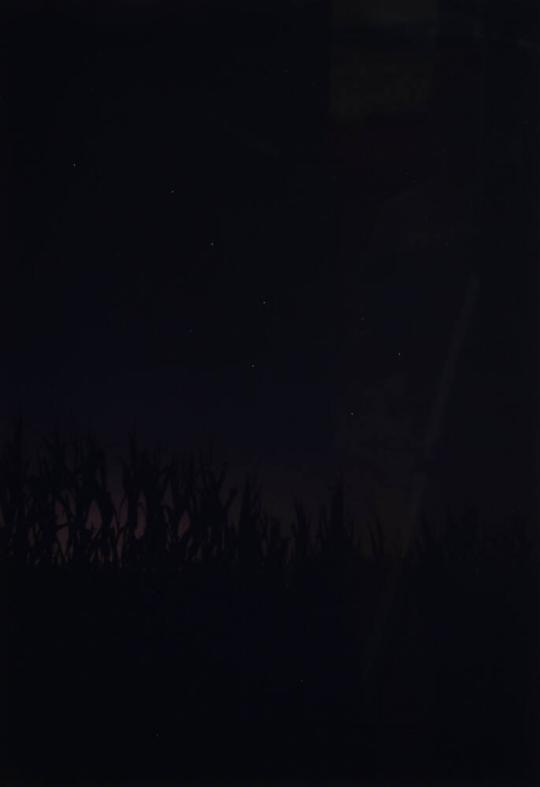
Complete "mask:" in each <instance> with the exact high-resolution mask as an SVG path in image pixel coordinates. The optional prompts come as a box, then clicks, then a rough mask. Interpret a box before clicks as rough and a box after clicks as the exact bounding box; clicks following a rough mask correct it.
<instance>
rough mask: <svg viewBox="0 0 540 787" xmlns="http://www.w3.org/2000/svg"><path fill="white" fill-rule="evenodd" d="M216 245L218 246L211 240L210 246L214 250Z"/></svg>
mask: <svg viewBox="0 0 540 787" xmlns="http://www.w3.org/2000/svg"><path fill="white" fill-rule="evenodd" d="M215 245H216V244H215V243H214V241H213V240H211V241H210V246H211V247H212V248H214V246H215Z"/></svg>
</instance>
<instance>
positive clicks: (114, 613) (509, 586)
mask: <svg viewBox="0 0 540 787" xmlns="http://www.w3.org/2000/svg"><path fill="white" fill-rule="evenodd" d="M227 471H228V468H227V465H226V464H224V463H220V462H218V461H217V460H216V459H215V456H214V454H213V452H212V450H210V449H209V450H206V451H201V452H199V453H190V454H189V453H188V454H185V455H180V454H176V455H174V454H167V453H166V452H164V451H161V452H160V451H150V450H147V449H145V448H142V447H141V446H140V445H139V441H138V439H137V437H136V435H131V437H130V439H129V447H128V452H127V458H124V459H123V460H122V462H121V473H120V488H119V489H113V488H112V484H111V480H110V478H111V476H110V461H109V458H108V457H107V456H106V455H105V453H104V451H103V450H102V449H101V448H100V447H99V444H98V441H97V440H96V438H95V437H94V436H93V435H87V436H86V437H84V438H76V439H73V440H66V439H64V438H63V437H62V436H61V435H60V434H58V433H56V434H53V435H52V437H49V438H47V439H45V440H44V441H43V442H42V444H41V445H40V447H39V449H38V450H37V451H36V452H35V455H34V457H33V458H29V457H28V453H27V451H26V449H25V440H24V430H23V425H22V423H21V422H18V423H17V424H16V425H14V427H13V428H12V429H11V431H10V433H9V435H7V437H6V439H5V440H4V443H3V446H2V449H1V453H0V514H1V527H0V537H1V547H2V555H3V558H2V562H3V569H4V572H5V576H6V577H7V593H6V598H7V632H6V633H7V642H8V683H9V695H8V725H7V736H6V745H7V759H6V762H9V763H11V766H10V767H12V769H13V770H14V772H16V773H21V772H22V773H24V774H27V773H39V774H40V775H43V774H49V773H50V774H55V775H56V774H58V773H62V774H65V773H68V774H70V775H71V776H73V775H75V774H81V773H84V774H87V773H101V774H103V773H106V774H107V776H108V778H111V777H112V776H113V775H115V774H118V775H119V776H121V777H126V776H130V775H133V774H135V773H136V774H137V775H140V774H146V775H147V776H150V777H152V778H155V777H156V776H161V775H164V774H165V775H170V774H176V775H179V774H181V775H189V776H190V777H196V776H200V777H201V778H208V777H209V776H210V775H214V776H218V777H219V778H223V776H224V774H234V775H235V776H236V775H244V776H246V775H247V776H250V777H257V778H259V777H261V776H265V775H272V774H273V775H277V776H280V777H281V776H283V775H284V774H287V775H309V774H311V773H315V772H316V773H317V774H323V775H324V774H327V775H328V774H330V775H332V776H333V775H335V774H336V773H339V774H341V775H343V776H350V775H366V776H369V775H372V776H373V775H374V774H377V773H384V774H387V775H388V774H394V775H398V776H399V777H402V776H403V775H405V774H407V773H409V774H414V775H415V776H421V775H425V776H426V778H427V777H432V776H434V775H438V776H440V775H442V772H444V774H445V776H446V775H448V774H461V775H469V776H470V775H471V774H479V775H483V774H485V773H486V772H490V769H491V770H493V769H495V770H496V771H497V773H501V772H503V771H504V769H505V768H506V771H507V772H508V773H510V772H511V773H512V774H513V775H514V774H516V773H521V772H523V773H526V774H529V773H530V772H531V769H532V768H533V767H536V764H537V763H536V760H535V758H534V756H533V754H532V752H533V748H534V747H533V744H532V741H534V734H535V732H536V730H537V727H538V719H537V707H538V664H537V656H538V614H537V612H538V609H537V599H538V596H537V584H536V583H537V579H538V549H537V541H536V539H535V537H534V535H533V534H532V532H531V529H530V526H529V525H530V523H528V522H527V521H526V520H524V519H523V518H520V517H516V519H515V521H512V522H510V523H508V522H506V523H491V522H484V521H483V520H482V517H481V515H480V512H479V511H477V510H475V509H471V510H469V511H466V512H464V513H463V515H462V516H460V517H456V516H451V515H450V514H449V516H448V521H447V522H446V523H445V526H444V527H438V528H435V527H433V526H431V525H430V524H429V523H428V522H427V521H426V520H425V519H423V520H422V526H421V528H420V532H419V533H418V535H417V537H416V538H415V541H414V544H413V546H412V549H411V551H410V552H409V554H407V555H405V556H401V555H399V554H397V553H393V552H392V551H391V550H390V549H389V548H388V546H387V541H386V537H385V532H384V523H382V522H380V521H378V520H377V521H375V522H374V523H366V525H365V527H366V528H367V530H368V533H369V539H370V543H371V550H370V551H369V552H368V553H366V552H365V551H364V550H363V549H362V548H361V546H360V544H361V539H360V528H359V523H355V522H353V521H352V520H351V519H350V517H349V516H348V514H347V509H346V495H345V490H344V486H343V483H342V481H341V480H340V479H338V480H337V481H336V482H335V483H334V485H333V486H331V487H330V489H329V502H328V505H326V506H323V508H322V510H321V511H320V512H319V513H318V515H315V514H313V513H311V512H310V511H309V509H308V508H307V507H306V506H305V505H304V504H303V503H302V502H301V501H299V500H296V501H294V504H293V506H292V510H293V514H294V515H293V517H292V521H291V522H289V523H283V522H280V521H279V520H277V519H276V518H275V517H273V516H270V515H268V514H267V513H266V511H265V509H264V506H263V502H262V490H261V488H260V486H259V484H258V481H257V479H256V478H255V477H251V476H247V477H246V479H245V481H244V483H243V484H242V485H240V486H239V487H238V488H236V487H232V486H231V485H230V484H229V483H228V476H227ZM497 524H498V525H499V526H497ZM397 561H403V567H402V574H403V576H404V577H405V580H404V581H403V582H402V587H401V592H400V596H399V599H398V603H397V604H395V605H394V608H393V610H392V619H391V621H390V625H389V636H388V638H387V642H386V647H385V648H384V649H383V651H382V652H381V653H380V657H379V660H378V662H377V664H376V665H375V669H374V670H373V673H372V681H373V682H374V687H372V690H370V693H369V694H370V696H369V698H367V697H366V696H365V691H364V686H363V683H362V674H363V664H364V661H363V659H364V658H365V654H366V648H367V643H368V640H369V637H370V634H371V632H372V630H373V627H374V626H375V625H376V624H377V621H376V615H377V608H378V604H379V599H380V597H381V594H382V593H383V591H384V588H385V586H386V583H387V582H388V581H389V578H390V577H391V576H392V575H393V573H394V572H395V567H396V562H397ZM30 753H31V756H30Z"/></svg>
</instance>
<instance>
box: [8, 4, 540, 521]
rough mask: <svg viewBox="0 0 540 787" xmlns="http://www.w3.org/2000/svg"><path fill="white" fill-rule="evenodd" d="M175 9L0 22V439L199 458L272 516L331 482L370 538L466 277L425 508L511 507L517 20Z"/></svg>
mask: <svg viewBox="0 0 540 787" xmlns="http://www.w3.org/2000/svg"><path fill="white" fill-rule="evenodd" d="M179 5H180V4H179ZM181 5H182V9H183V10H182V11H179V10H178V9H177V8H176V7H175V4H173V3H171V4H167V3H132V4H130V3H128V2H125V3H108V4H99V3H98V4H90V3H83V2H80V3H72V4H69V3H65V4H63V3H43V4H41V6H40V5H39V4H36V3H34V4H28V5H26V6H25V4H24V3H21V4H20V6H18V7H17V8H16V6H15V5H14V9H13V10H12V11H10V12H8V11H5V15H6V24H5V25H4V26H3V33H2V36H3V39H4V40H3V44H4V52H5V55H6V63H7V70H6V72H5V73H7V80H6V81H5V84H4V85H3V86H2V101H1V103H2V111H3V112H5V116H6V117H7V123H4V125H3V129H4V130H3V134H4V139H3V140H2V142H3V144H2V148H3V157H4V165H6V166H7V173H8V177H7V184H8V188H7V192H6V195H5V196H7V206H8V214H7V215H8V222H9V228H8V229H9V232H8V238H9V240H8V244H7V254H6V255H5V256H4V262H3V275H2V292H1V295H0V298H1V312H0V314H1V316H0V320H1V324H0V329H1V337H2V338H1V354H2V356H1V357H2V386H1V393H0V397H1V398H0V404H1V417H2V426H5V424H6V423H7V422H8V420H9V419H10V418H11V417H12V416H13V415H17V414H18V413H19V412H21V413H22V414H23V416H24V417H25V419H26V421H27V423H28V425H29V428H30V429H31V430H34V431H35V432H36V433H40V432H42V431H43V430H45V431H46V430H48V429H50V428H52V427H53V426H54V425H60V426H61V428H63V429H67V430H69V429H72V428H77V429H85V428H86V427H87V426H92V427H93V428H95V430H96V431H97V433H98V435H100V436H101V437H102V439H103V441H104V442H105V443H106V444H107V445H109V446H110V447H111V449H114V450H115V451H121V450H124V448H125V447H126V443H127V433H128V431H129V429H130V428H131V427H132V426H134V425H136V427H137V429H138V431H139V432H140V434H141V435H142V436H143V437H144V439H145V440H146V441H147V442H149V443H150V444H153V443H155V442H160V443H161V444H162V445H164V446H165V447H171V448H174V447H181V448H182V447H190V446H198V445H201V444H202V443H204V441H206V440H208V439H210V438H213V439H214V440H215V441H216V443H217V445H218V446H219V448H220V450H222V451H223V453H224V455H225V456H227V457H228V458H229V459H230V462H231V466H232V468H233V470H235V469H236V470H243V469H248V468H255V469H257V470H258V471H259V473H260V475H261V478H262V480H263V483H264V489H265V490H266V495H265V497H266V500H267V502H268V503H269V505H270V507H274V508H275V509H277V510H278V511H280V512H283V511H284V512H286V513H287V514H288V512H289V510H290V508H289V507H288V505H289V503H290V502H292V499H293V497H294V496H297V495H299V496H304V497H306V498H307V499H309V500H316V499H318V496H320V495H321V494H322V495H323V496H324V495H325V493H326V484H327V483H330V482H331V481H332V480H333V478H334V475H335V473H336V472H337V471H338V470H342V471H344V472H345V475H346V479H347V483H348V486H349V492H350V496H351V500H352V505H354V506H357V507H358V510H359V511H360V510H362V511H365V510H368V511H372V510H373V505H377V506H378V507H379V509H380V510H382V511H383V513H385V512H387V513H388V516H390V514H391V511H394V512H395V510H397V511H402V510H403V508H402V506H403V505H404V502H403V501H404V500H406V499H407V495H408V494H409V492H408V490H409V484H410V478H411V472H412V468H413V466H414V465H413V463H414V457H415V456H416V455H417V451H418V444H419V441H420V440H421V439H422V437H423V435H424V433H425V429H426V422H427V419H428V416H429V412H430V407H431V406H432V402H433V399H434V396H435V394H436V392H437V388H438V384H439V378H440V375H441V372H442V368H443V365H444V361H445V358H446V355H447V352H448V347H449V343H450V339H451V336H452V330H453V326H454V323H455V320H456V319H457V317H458V314H459V311H460V309H461V307H462V302H463V299H464V296H465V290H466V286H467V282H468V280H469V276H470V273H471V271H475V272H476V273H477V275H478V277H479V291H478V298H477V301H476V302H475V306H474V310H473V315H472V318H471V321H470V324H469V325H468V330H467V335H466V339H465V343H464V345H463V350H462V353H461V355H460V358H459V362H458V366H457V370H456V377H455V382H454V383H453V384H452V386H451V391H450V398H449V403H448V408H447V410H446V412H445V420H444V424H443V428H442V436H441V439H440V441H439V443H438V444H437V446H436V450H435V452H434V459H433V467H432V468H431V471H430V480H429V495H428V501H429V502H430V505H433V506H434V510H439V508H441V507H442V508H444V506H445V505H457V506H458V507H459V506H460V505H462V504H463V503H464V502H467V501H468V502H475V503H477V504H478V505H479V506H480V508H482V509H486V510H490V511H496V512H500V511H502V510H514V509H516V508H519V509H520V510H525V511H528V512H530V511H532V506H533V504H534V501H533V488H534V486H533V478H534V475H533V474H534V467H533V458H534V454H533V449H534V445H533V440H534V429H535V427H534V424H535V412H534V402H535V391H536V361H537V347H536V337H537V334H538V330H537V314H536V309H537V293H538V287H537V283H536V278H535V275H536V274H535V270H534V268H535V259H536V256H535V255H536V241H537V237H536V230H535V229H534V216H535V215H536V214H535V209H536V208H535V205H536V196H535V195H536V185H537V170H536V155H537V151H536V147H537V142H536V136H537V124H536V107H535V106H534V102H532V101H530V100H529V98H528V97H529V96H530V95H531V92H530V91H531V90H533V91H534V90H535V89H536V87H535V85H536V69H535V68H534V67H533V66H532V65H531V64H532V60H531V57H532V56H531V54H530V51H529V49H528V48H527V46H526V43H525V44H522V45H517V44H516V43H515V40H517V39H520V36H521V39H520V40H522V39H523V37H524V36H525V37H526V32H527V27H526V25H525V23H524V22H523V23H522V25H521V27H519V25H518V24H517V22H516V24H515V25H514V26H513V27H512V25H511V24H510V22H509V19H506V20H505V19H504V18H503V17H504V15H503V12H502V11H501V10H500V8H499V11H497V12H495V11H494V12H493V16H492V18H490V19H489V20H488V23H487V24H488V28H489V29H490V30H491V31H492V33H493V31H495V32H494V35H495V36H496V35H497V31H500V30H501V29H506V30H507V31H508V30H509V31H510V33H508V34H507V35H508V36H509V37H510V43H508V42H506V43H501V42H500V41H499V40H498V39H493V40H492V39H486V38H484V39H479V38H478V35H477V32H478V30H477V27H478V26H477V27H476V28H475V26H474V24H475V23H474V20H473V22H471V21H470V20H462V21H461V22H460V24H461V28H460V27H459V24H458V22H456V20H452V19H451V18H450V19H447V18H446V16H445V15H444V13H442V11H441V13H440V15H439V16H437V15H436V14H435V15H434V14H433V13H431V11H432V10H433V9H432V6H431V5H430V4H429V3H421V4H419V5H418V9H416V7H415V12H414V13H413V12H412V10H411V16H410V18H409V19H406V20H403V19H398V20H396V18H395V15H394V16H392V14H391V13H390V12H389V13H388V16H387V17H385V16H384V13H382V14H379V15H374V16H372V18H370V17H369V14H368V16H367V17H366V18H365V19H363V20H360V23H359V22H358V20H356V21H355V20H351V19H349V18H348V17H347V16H346V15H345V21H344V22H343V20H341V23H340V24H336V23H335V24H334V25H332V13H331V8H330V4H327V3H322V2H319V3H317V2H285V1H284V0H283V2H273V3H263V2H261V3H252V4H248V3H242V2H232V3H212V2H205V3H200V4H197V3H184V4H181ZM383 5H384V4H383ZM388 5H389V7H390V6H391V5H392V4H388ZM493 5H494V8H496V7H498V4H497V3H494V4H493ZM499 5H500V4H499ZM23 6H24V8H23ZM501 7H502V6H501ZM6 8H7V6H6ZM105 8H107V10H103V9H105ZM441 8H442V5H441ZM422 9H424V10H422ZM426 9H427V10H426ZM430 9H431V11H430ZM23 10H26V11H27V13H22V11H23ZM334 19H335V17H334ZM510 21H512V20H510ZM407 22H409V23H410V24H407ZM359 25H360V27H358V26H359ZM362 25H363V26H362ZM445 25H446V26H447V27H445ZM452 25H454V27H453V26H452ZM490 26H491V27H490ZM401 29H405V30H406V31H407V35H404V36H403V37H402V38H400V37H399V35H397V34H396V31H397V32H398V33H399V31H400V30H401ZM411 29H412V32H411ZM455 29H460V30H461V31H462V32H463V31H464V32H465V33H467V35H468V38H466V43H463V41H459V42H458V43H456V40H455V39H453V38H451V37H450V38H449V39H444V41H443V38H442V34H443V33H445V32H448V31H450V32H452V31H454V32H455ZM475 36H476V37H475ZM512 36H514V39H515V40H514V39H512V38H511V37H512ZM512 40H514V43H512ZM486 41H487V43H486ZM482 42H483V43H482ZM534 95H536V93H534ZM6 151H7V155H6ZM393 506H397V508H392V507H393ZM400 506H401V508H400Z"/></svg>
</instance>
